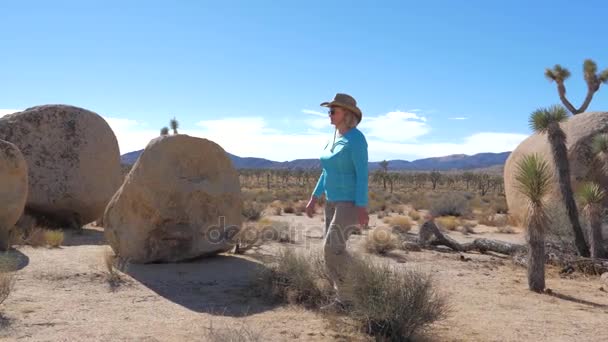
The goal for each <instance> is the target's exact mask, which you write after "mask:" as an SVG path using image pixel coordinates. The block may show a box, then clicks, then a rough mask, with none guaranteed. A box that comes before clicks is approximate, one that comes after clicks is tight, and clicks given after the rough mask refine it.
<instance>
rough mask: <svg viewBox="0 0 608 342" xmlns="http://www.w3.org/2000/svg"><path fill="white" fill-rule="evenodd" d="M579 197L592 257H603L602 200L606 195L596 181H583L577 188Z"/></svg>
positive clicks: (604, 254) (604, 253)
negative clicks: (586, 224) (585, 220)
mask: <svg viewBox="0 0 608 342" xmlns="http://www.w3.org/2000/svg"><path fill="white" fill-rule="evenodd" d="M578 195H579V198H580V201H581V204H582V205H583V206H584V207H583V214H584V215H585V218H586V219H587V222H588V224H589V226H588V235H587V236H588V238H589V246H590V249H591V257H592V258H604V257H605V256H606V252H605V250H604V247H603V246H602V201H603V200H604V197H605V196H606V193H605V192H604V190H602V189H601V188H600V186H599V185H598V184H596V183H591V182H588V183H585V184H583V185H582V186H581V188H580V189H579V193H578Z"/></svg>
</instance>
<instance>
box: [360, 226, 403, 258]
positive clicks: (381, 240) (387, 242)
mask: <svg viewBox="0 0 608 342" xmlns="http://www.w3.org/2000/svg"><path fill="white" fill-rule="evenodd" d="M398 245H399V239H398V238H397V236H395V234H393V232H392V231H391V230H390V229H388V228H376V229H373V230H371V231H370V232H369V234H368V235H367V238H366V239H365V242H364V247H365V250H366V251H367V252H369V253H374V254H379V255H384V254H386V253H388V252H390V251H392V250H394V249H396V248H397V247H398Z"/></svg>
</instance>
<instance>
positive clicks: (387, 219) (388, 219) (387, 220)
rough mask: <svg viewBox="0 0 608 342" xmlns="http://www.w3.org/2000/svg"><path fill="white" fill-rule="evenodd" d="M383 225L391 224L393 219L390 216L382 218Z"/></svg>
mask: <svg viewBox="0 0 608 342" xmlns="http://www.w3.org/2000/svg"><path fill="white" fill-rule="evenodd" d="M378 218H380V217H378ZM382 223H384V224H389V223H391V217H390V216H385V217H383V218H382Z"/></svg>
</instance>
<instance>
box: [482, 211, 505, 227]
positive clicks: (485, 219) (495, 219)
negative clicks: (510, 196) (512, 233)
mask: <svg viewBox="0 0 608 342" xmlns="http://www.w3.org/2000/svg"><path fill="white" fill-rule="evenodd" d="M478 223H479V224H483V225H484V226H488V227H504V226H506V225H507V224H508V223H509V217H508V215H506V214H494V213H492V212H491V211H486V212H485V213H483V214H482V215H481V218H480V219H479V220H478Z"/></svg>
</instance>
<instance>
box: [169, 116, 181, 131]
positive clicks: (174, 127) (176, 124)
mask: <svg viewBox="0 0 608 342" xmlns="http://www.w3.org/2000/svg"><path fill="white" fill-rule="evenodd" d="M169 126H170V127H171V130H173V134H177V129H178V128H179V122H178V121H177V119H175V117H174V118H173V119H171V121H169Z"/></svg>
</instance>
